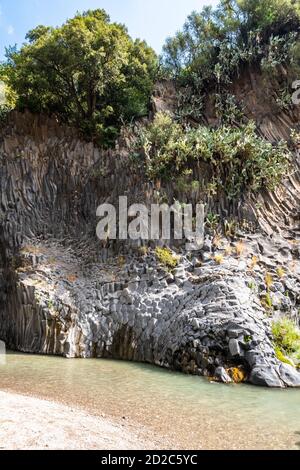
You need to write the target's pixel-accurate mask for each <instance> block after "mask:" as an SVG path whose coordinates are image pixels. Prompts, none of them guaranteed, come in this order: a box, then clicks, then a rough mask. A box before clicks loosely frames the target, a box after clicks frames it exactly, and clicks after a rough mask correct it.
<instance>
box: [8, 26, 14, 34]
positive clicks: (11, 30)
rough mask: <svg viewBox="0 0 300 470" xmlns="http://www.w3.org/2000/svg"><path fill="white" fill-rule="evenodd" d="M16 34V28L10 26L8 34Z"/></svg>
mask: <svg viewBox="0 0 300 470" xmlns="http://www.w3.org/2000/svg"><path fill="white" fill-rule="evenodd" d="M14 32H15V28H14V27H13V26H12V25H11V24H10V25H9V26H8V27H7V34H14Z"/></svg>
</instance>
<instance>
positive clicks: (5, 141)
mask: <svg viewBox="0 0 300 470" xmlns="http://www.w3.org/2000/svg"><path fill="white" fill-rule="evenodd" d="M10 119H11V120H10V124H9V127H8V128H7V129H5V130H4V131H3V133H2V138H1V143H0V220H1V224H0V339H2V340H4V341H5V342H6V344H7V347H9V348H12V349H16V350H19V351H24V352H33V353H43V354H56V355H63V356H66V357H84V358H87V357H104V358H118V359H126V360H134V361H142V362H148V363H153V364H157V365H159V366H163V367H167V368H172V369H175V370H181V371H184V372H187V373H192V374H199V375H206V376H210V377H216V379H219V380H222V381H224V382H229V381H230V368H233V367H241V368H242V369H243V370H244V371H245V374H246V376H247V379H248V380H249V381H250V382H251V383H253V384H255V385H266V386H271V387H285V386H300V374H299V373H298V372H297V371H296V370H295V369H294V368H292V367H291V366H287V365H285V364H282V363H281V362H279V361H278V360H277V359H276V357H275V353H274V348H273V345H272V337H271V326H270V325H271V319H270V317H269V316H267V315H266V312H265V309H264V308H263V303H262V301H261V299H262V298H263V296H264V295H265V294H266V292H265V291H264V289H266V287H265V285H264V272H265V271H264V270H265V269H268V270H272V272H273V271H274V272H275V271H276V267H277V266H278V265H280V264H282V262H285V265H286V264H287V263H293V272H292V271H291V272H290V273H289V276H288V277H287V278H286V279H284V280H281V279H277V284H278V285H277V288H276V289H275V290H274V292H271V294H270V295H272V296H273V297H274V309H275V305H277V307H276V309H275V310H276V312H277V314H280V313H281V311H284V310H287V311H288V313H289V314H290V315H291V316H294V317H295V316H296V317H297V314H298V313H297V312H298V301H299V292H300V289H299V274H300V271H299V261H298V259H299V252H296V251H295V243H294V242H293V240H292V237H290V239H286V238H284V236H282V235H281V234H280V233H279V234H277V235H278V236H277V237H276V236H273V237H272V238H270V237H269V239H268V238H266V235H265V233H263V232H261V231H257V233H255V234H248V235H247V234H244V233H241V234H240V237H241V238H243V243H244V244H245V246H246V247H247V250H245V252H244V253H243V254H241V253H239V254H237V255H234V254H233V255H232V256H229V257H228V258H226V260H225V261H224V263H223V264H222V265H219V264H218V263H216V262H215V261H214V256H213V253H212V250H214V249H215V250H217V251H218V250H219V251H222V247H219V248H218V249H217V248H214V247H213V244H212V243H211V241H209V240H207V243H206V244H205V247H204V249H203V251H202V252H201V253H197V256H195V257H194V258H193V257H192V256H189V255H188V254H187V253H185V252H184V251H180V253H181V257H180V263H179V266H178V267H177V268H176V269H175V270H174V271H173V272H172V273H170V272H168V271H167V270H166V269H164V268H163V267H162V266H160V265H159V264H158V263H157V260H156V257H155V255H154V253H153V250H151V249H149V250H148V251H147V253H146V252H142V251H141V250H139V246H138V244H132V245H126V247H124V246H122V245H120V244H118V243H114V244H108V245H107V246H101V245H100V242H99V240H97V239H96V236H95V228H96V223H97V220H96V207H97V206H98V205H99V204H101V203H103V202H114V201H116V199H117V197H118V195H126V194H127V195H128V196H129V199H130V200H132V201H134V202H146V203H150V202H151V200H152V198H153V194H154V190H153V188H151V187H149V183H147V182H146V181H145V180H144V179H143V177H142V176H141V175H140V174H139V173H138V170H136V169H135V168H133V167H131V164H130V162H129V161H128V156H127V155H125V154H122V152H118V151H116V152H114V153H112V152H109V151H108V152H102V153H100V152H99V150H98V149H97V148H95V147H94V146H93V145H92V144H90V143H86V142H83V141H81V140H80V139H79V138H78V137H77V136H76V134H75V133H74V131H72V130H70V129H62V128H60V127H59V126H58V125H57V124H56V123H54V122H53V121H50V120H46V119H44V118H34V117H32V116H30V115H26V114H25V115H19V114H15V115H13V116H12V117H11V118H10ZM298 176H299V175H298V174H294V175H293V182H292V183H290V182H287V183H286V184H287V185H288V184H293V185H294V186H293V187H294V188H295V187H296V186H297V184H298V182H297V181H296V180H297V178H298ZM298 179H299V178H298ZM287 187H288V186H287ZM250 203H251V201H250V202H248V204H250ZM245 204H247V202H245ZM261 210H267V209H261ZM276 210H277V212H280V211H278V204H277V205H276ZM274 217H275V216H274ZM276 217H277V215H276ZM292 229H294V228H293V227H291V230H292ZM289 234H290V232H289ZM224 250H225V249H224ZM293 250H294V251H293ZM257 254H259V256H260V259H261V266H257V267H255V268H249V261H250V260H251V259H252V257H253V256H254V255H257ZM254 284H255V286H256V287H255V288H254V287H253V285H254ZM260 285H262V286H261V288H260V287H259V286H260ZM286 292H288V295H289V296H288V297H287V296H286ZM276 299H277V303H276ZM284 299H288V300H289V302H288V301H287V300H285V301H283V300H284ZM286 304H288V305H286ZM276 312H275V313H276ZM296 317H295V318H296Z"/></svg>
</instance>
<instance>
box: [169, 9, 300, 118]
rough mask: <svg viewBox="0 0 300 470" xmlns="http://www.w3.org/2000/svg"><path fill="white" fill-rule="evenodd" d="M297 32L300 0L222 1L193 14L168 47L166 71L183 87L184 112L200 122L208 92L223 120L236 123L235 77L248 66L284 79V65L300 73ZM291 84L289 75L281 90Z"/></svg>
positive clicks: (299, 22)
mask: <svg viewBox="0 0 300 470" xmlns="http://www.w3.org/2000/svg"><path fill="white" fill-rule="evenodd" d="M299 33H300V3H299V1H298V0H221V1H220V3H219V5H218V7H217V8H215V9H214V8H212V7H205V8H204V9H203V10H202V12H200V13H198V12H193V13H192V14H191V15H190V16H189V17H188V19H187V21H186V23H185V24H184V27H183V30H182V31H180V32H178V33H177V34H176V36H175V37H173V38H169V39H168V40H167V42H166V45H165V47H164V55H163V62H164V66H165V68H166V71H167V72H168V73H169V74H170V75H171V76H172V77H173V78H174V79H175V80H176V81H177V83H178V84H179V85H180V86H181V87H183V89H184V91H183V93H182V96H181V103H180V105H181V106H180V108H181V109H180V114H181V115H182V116H184V117H192V118H193V119H196V120H198V119H201V117H202V114H203V104H204V99H205V96H206V95H207V92H208V90H209V91H210V93H213V94H214V98H215V105H216V108H217V109H216V110H217V113H218V114H219V117H220V120H221V121H222V122H224V121H231V122H234V121H236V120H237V121H238V120H239V117H240V113H241V110H240V109H239V105H238V103H237V102H236V101H235V97H234V95H232V94H231V90H230V84H231V82H232V79H233V78H234V77H236V76H237V75H238V74H239V73H240V71H241V69H242V68H243V67H244V66H245V65H247V64H248V65H249V64H250V65H252V66H257V67H259V68H260V69H261V71H262V72H263V73H266V74H269V78H270V72H271V74H272V76H274V75H276V74H278V73H279V75H280V72H282V69H281V67H282V66H285V67H287V68H289V71H290V72H291V70H292V69H293V70H294V72H295V73H296V71H297V72H298V73H300V62H299V61H300V45H299V41H298V39H299ZM289 75H290V76H292V75H293V73H290V74H289ZM271 78H272V77H271ZM280 78H281V79H282V76H281V77H280ZM289 85H290V82H289V77H287V76H286V75H285V76H284V78H283V82H282V83H281V86H282V87H283V89H285V88H286V87H288V86H289ZM279 98H280V97H279ZM279 101H280V100H279Z"/></svg>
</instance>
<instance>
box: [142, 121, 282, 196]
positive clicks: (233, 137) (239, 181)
mask: <svg viewBox="0 0 300 470" xmlns="http://www.w3.org/2000/svg"><path fill="white" fill-rule="evenodd" d="M255 130H256V129H255V124H254V123H253V122H250V123H249V124H247V125H246V126H242V127H241V128H232V127H227V126H221V127H219V128H217V129H213V128H209V127H204V126H199V127H197V128H189V127H187V128H185V127H184V126H182V125H180V124H179V123H178V122H176V121H175V120H174V119H173V118H172V117H171V115H170V114H168V113H162V112H160V113H158V114H156V116H155V118H154V120H153V122H151V123H150V124H149V125H148V126H146V127H143V128H141V129H140V130H139V131H138V135H137V138H136V141H135V144H134V147H135V151H139V152H140V155H141V156H142V155H143V156H144V158H145V163H146V172H147V175H148V177H149V178H150V179H151V180H153V181H154V180H156V179H161V180H165V181H169V180H174V181H175V180H176V181H177V180H178V178H179V177H180V176H182V175H183V174H186V173H187V171H188V170H189V169H191V170H192V169H193V167H194V166H195V165H196V164H199V163H201V162H202V163H203V164H207V165H209V168H210V171H211V174H212V178H214V182H215V184H216V193H218V191H219V192H222V191H225V193H226V194H227V196H228V197H229V198H231V199H233V198H235V197H238V196H239V195H240V194H241V192H242V191H244V190H252V191H256V190H259V189H260V188H262V187H267V188H269V189H273V188H274V187H275V186H276V185H277V184H278V183H279V182H280V180H281V179H282V177H283V176H284V175H285V174H286V173H287V170H288V166H289V165H288V164H289V159H290V155H291V154H290V151H289V149H288V146H287V143H286V142H283V141H281V142H279V143H278V144H277V145H272V144H271V143H270V142H268V141H267V140H265V139H263V138H261V137H259V136H258V135H257V134H256V132H255Z"/></svg>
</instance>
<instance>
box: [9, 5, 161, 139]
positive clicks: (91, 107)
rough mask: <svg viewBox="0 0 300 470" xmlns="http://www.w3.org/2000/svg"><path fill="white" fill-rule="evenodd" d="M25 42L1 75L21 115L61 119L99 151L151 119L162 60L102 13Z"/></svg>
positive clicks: (39, 31) (38, 31)
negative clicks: (139, 120) (94, 141)
mask: <svg viewBox="0 0 300 470" xmlns="http://www.w3.org/2000/svg"><path fill="white" fill-rule="evenodd" d="M26 39H27V43H26V44H24V45H23V46H22V47H21V49H20V50H17V49H16V48H15V47H13V48H9V49H7V52H6V56H7V61H6V63H4V64H2V67H1V74H0V78H1V79H2V80H3V81H4V82H5V83H6V85H7V87H8V90H10V93H9V96H8V98H9V101H10V102H14V104H15V107H16V108H17V109H19V110H24V109H29V110H30V111H32V112H38V113H47V114H52V115H56V116H57V117H58V118H59V119H60V120H62V121H63V122H66V123H68V124H71V125H74V126H76V127H78V128H80V129H81V130H82V131H83V132H84V134H86V135H88V136H93V137H94V136H98V137H100V139H99V140H100V142H102V143H103V142H106V143H107V142H114V140H115V138H116V136H117V134H118V130H119V129H120V126H121V124H122V123H124V122H128V121H130V120H131V119H132V118H133V117H139V116H144V115H147V114H148V105H149V101H150V96H151V93H152V88H153V82H154V79H155V74H156V69H157V57H156V55H155V53H154V51H153V50H152V49H151V48H150V47H149V46H148V45H147V44H146V43H145V42H143V41H140V40H136V41H133V40H132V39H131V37H130V36H129V35H128V32H127V29H126V28H125V26H123V25H120V24H117V23H111V22H110V19H109V16H108V15H107V14H106V13H105V11H104V10H94V11H90V10H89V11H87V12H85V13H83V14H77V15H76V16H75V17H74V18H73V19H70V20H68V21H67V22H66V23H65V24H63V25H62V26H61V27H58V28H50V27H46V26H38V27H36V28H35V29H33V30H32V31H29V33H28V34H27V36H26Z"/></svg>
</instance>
